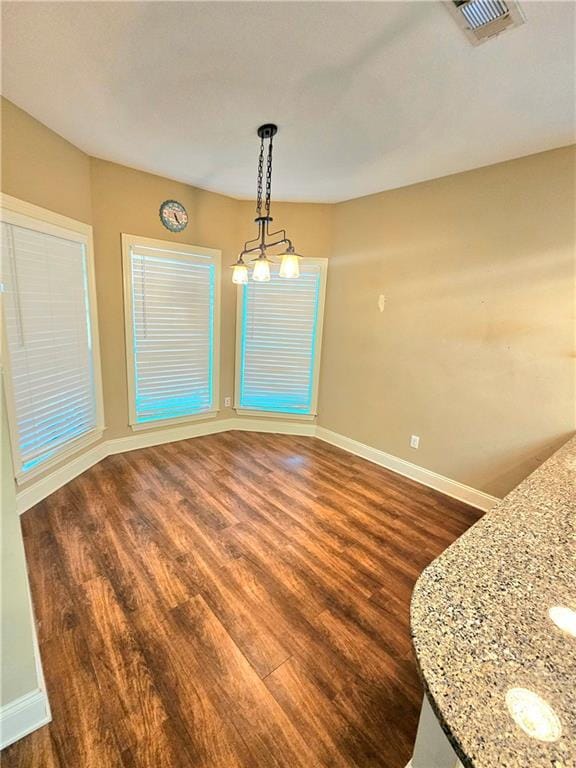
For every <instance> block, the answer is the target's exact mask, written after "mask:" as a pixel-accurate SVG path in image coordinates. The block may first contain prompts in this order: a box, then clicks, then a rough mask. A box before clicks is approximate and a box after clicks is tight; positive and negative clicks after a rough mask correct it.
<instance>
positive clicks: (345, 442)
mask: <svg viewBox="0 0 576 768" xmlns="http://www.w3.org/2000/svg"><path fill="white" fill-rule="evenodd" d="M316 437H318V438H319V439H320V440H324V441H325V442H326V443H330V444H331V445H335V446H336V447H338V448H342V449H343V450H345V451H348V453H353V454H355V455H356V456H360V457H361V458H363V459H367V460H368V461H372V462H373V463H374V464H379V465H380V466H381V467H385V468H386V469H390V470H392V472H396V473H398V474H399V475H404V477H409V478H410V479H411V480H416V482H418V483H422V485H427V486H428V487H429V488H434V490H436V491H440V493H444V494H445V495H446V496H451V497H452V498H453V499H458V500H459V501H464V502H465V503H466V504H470V505H471V506H472V507H476V508H477V509H481V510H482V511H483V512H488V511H489V510H490V509H492V507H493V506H494V505H495V504H496V503H497V502H498V501H500V499H498V498H496V497H495V496H490V495H489V494H488V493H484V492H483V491H477V490H476V489H475V488H471V487H470V486H469V485H463V483H459V482H457V481H456V480H450V478H448V477H444V475H439V474H437V473H436V472H432V471H431V470H430V469H425V468H424V467H419V466H418V465H417V464H412V463H411V462H409V461H405V460H404V459H399V458H398V457H397V456H393V455H392V454H391V453H385V451H381V450H379V449H378V448H372V446H370V445H365V444H364V443H360V442H358V441H357V440H353V439H352V438H350V437H345V436H344V435H340V434H339V433H338V432H332V431H331V430H329V429H326V428H325V427H316Z"/></svg>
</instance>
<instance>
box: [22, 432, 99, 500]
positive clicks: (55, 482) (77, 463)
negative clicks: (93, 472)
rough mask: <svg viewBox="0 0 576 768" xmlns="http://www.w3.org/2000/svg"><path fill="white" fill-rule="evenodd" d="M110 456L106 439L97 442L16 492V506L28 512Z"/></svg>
mask: <svg viewBox="0 0 576 768" xmlns="http://www.w3.org/2000/svg"><path fill="white" fill-rule="evenodd" d="M106 456H108V452H107V444H106V441H104V440H103V441H102V442H101V443H97V444H96V445H94V446H93V447H92V448H90V449H88V450H87V451H86V452H85V453H82V454H80V456H77V457H76V458H74V459H71V460H70V461H69V462H67V463H66V464H64V465H63V466H62V467H59V468H58V469H55V470H54V472H50V474H49V475H46V477H42V478H40V480H36V482H35V483H33V484H32V485H30V486H28V488H23V489H22V490H21V491H18V493H17V494H16V506H17V508H18V512H19V513H20V514H22V512H26V510H27V509H30V507H33V506H34V504H38V502H39V501H42V499H45V498H46V496H50V494H51V493H54V491H57V490H58V488H61V487H62V486H63V485H66V483H69V482H70V480H74V478H75V477H78V475H81V474H82V472H86V470H87V469H90V467H93V466H94V464H98V462H99V461H102V459H105V458H106Z"/></svg>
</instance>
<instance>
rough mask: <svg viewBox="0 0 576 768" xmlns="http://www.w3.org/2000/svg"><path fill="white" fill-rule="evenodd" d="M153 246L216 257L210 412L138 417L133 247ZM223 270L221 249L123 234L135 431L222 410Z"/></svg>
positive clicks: (203, 417)
mask: <svg viewBox="0 0 576 768" xmlns="http://www.w3.org/2000/svg"><path fill="white" fill-rule="evenodd" d="M138 246H141V247H143V248H151V249H154V250H159V251H163V252H166V251H172V252H174V253H181V254H187V255H192V256H193V255H194V254H197V255H198V256H208V257H210V258H212V259H213V260H214V266H215V276H214V326H213V334H212V337H213V349H212V356H213V359H212V401H213V402H212V408H210V410H207V411H200V412H198V413H191V414H189V415H187V416H176V417H175V418H173V419H158V420H156V421H148V422H139V421H137V420H136V378H135V376H136V370H135V366H134V335H133V329H132V316H133V305H132V279H131V278H132V269H131V266H132V248H133V247H134V248H138ZM221 272H222V251H221V250H219V249H217V248H205V247H204V246H200V245H193V244H192V243H177V242H173V241H172V240H157V239H154V238H150V237H140V236H139V235H129V234H126V233H124V232H123V233H122V284H123V288H124V301H123V304H124V336H125V341H126V348H125V358H126V375H127V391H128V424H129V426H130V429H131V430H132V431H134V432H142V431H145V430H151V429H157V428H160V427H164V428H167V427H171V426H177V425H180V424H186V423H189V422H193V421H202V420H204V421H206V420H209V419H213V418H215V417H216V416H217V415H218V412H219V411H220V328H221V316H220V315H221V290H220V287H221Z"/></svg>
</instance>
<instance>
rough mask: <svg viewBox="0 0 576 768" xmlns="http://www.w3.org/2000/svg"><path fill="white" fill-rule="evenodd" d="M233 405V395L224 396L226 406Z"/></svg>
mask: <svg viewBox="0 0 576 768" xmlns="http://www.w3.org/2000/svg"><path fill="white" fill-rule="evenodd" d="M231 407H232V398H231V397H225V398H224V408H231Z"/></svg>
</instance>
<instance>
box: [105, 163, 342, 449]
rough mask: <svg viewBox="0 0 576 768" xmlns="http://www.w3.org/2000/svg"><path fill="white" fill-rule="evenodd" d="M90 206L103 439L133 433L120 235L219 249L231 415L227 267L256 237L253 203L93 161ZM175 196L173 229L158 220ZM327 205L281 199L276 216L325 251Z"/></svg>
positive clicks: (231, 306)
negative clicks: (180, 224) (177, 214)
mask: <svg viewBox="0 0 576 768" xmlns="http://www.w3.org/2000/svg"><path fill="white" fill-rule="evenodd" d="M91 166H92V206H93V225H94V249H95V253H96V282H97V290H98V316H99V325H100V346H101V354H102V376H103V387H104V404H105V411H106V426H107V431H106V437H108V438H113V437H121V436H124V435H128V434H130V433H131V430H130V428H129V426H128V400H127V397H128V396H127V385H126V360H125V344H124V335H123V329H124V304H123V293H122V250H121V239H120V238H121V233H122V232H124V233H127V234H131V235H141V236H143V237H152V238H156V239H159V240H169V241H174V242H179V243H189V244H192V245H199V246H204V247H208V248H218V249H220V250H221V251H222V266H223V280H222V310H221V320H222V333H221V350H220V354H221V360H220V408H221V410H220V414H219V416H218V418H229V417H231V416H233V415H234V411H233V409H232V408H225V407H224V398H225V397H227V396H230V397H233V395H234V349H235V327H236V326H235V320H236V289H235V287H234V286H233V285H232V282H231V273H230V271H229V270H228V267H229V266H230V265H231V264H232V263H233V262H234V261H235V260H236V257H237V255H238V251H239V250H240V248H241V246H242V244H243V241H244V240H245V239H246V238H247V237H253V236H254V227H255V225H254V227H252V226H251V222H252V219H253V216H254V214H253V210H254V203H252V202H247V201H239V200H235V199H233V198H230V197H226V196H224V195H217V194H214V193H212V192H207V191H205V190H201V189H196V188H194V187H190V186H188V185H186V184H180V183H178V182H175V181H172V180H170V179H165V178H163V177H161V176H154V175H152V174H149V173H144V172H142V171H137V170H133V169H131V168H126V167H124V166H121V165H116V164H115V163H109V162H106V161H103V160H96V159H94V158H93V159H92V161H91ZM170 198H175V199H177V200H179V201H180V202H181V203H182V204H183V205H184V206H185V208H186V210H187V211H188V214H189V224H188V226H187V228H186V229H185V230H184V232H181V233H178V234H174V233H171V232H169V231H168V230H167V229H166V228H165V227H164V226H163V225H162V223H161V221H160V218H159V215H158V210H159V207H160V204H161V203H162V201H163V200H166V199H170ZM330 208H331V207H330V206H328V205H312V206H310V205H308V206H306V205H299V204H292V203H284V204H279V205H277V206H275V210H274V213H275V216H276V220H277V221H278V222H279V223H280V222H281V224H282V226H287V227H289V229H290V232H291V234H293V236H294V238H295V240H296V242H297V243H298V246H299V247H301V248H302V249H305V253H307V254H309V255H310V256H311V255H315V256H327V255H328V253H329V242H330V233H331V230H330V214H331V210H330Z"/></svg>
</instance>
